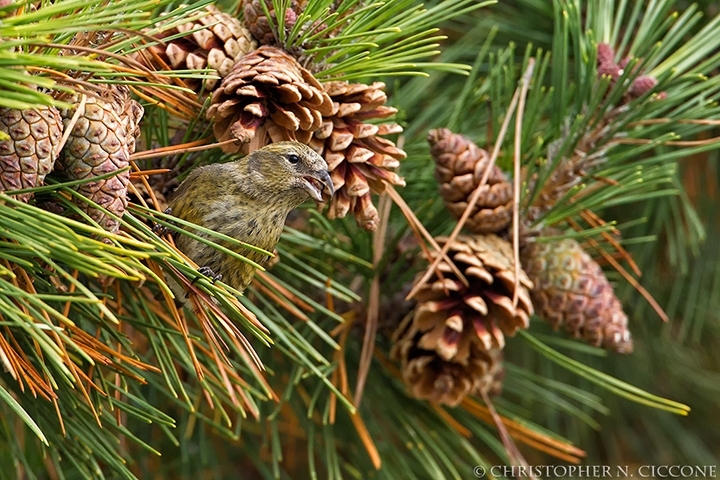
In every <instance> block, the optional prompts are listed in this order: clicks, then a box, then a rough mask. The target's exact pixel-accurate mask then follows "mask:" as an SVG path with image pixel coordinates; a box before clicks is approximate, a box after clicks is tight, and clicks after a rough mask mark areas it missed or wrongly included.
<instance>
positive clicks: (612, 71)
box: [598, 63, 622, 81]
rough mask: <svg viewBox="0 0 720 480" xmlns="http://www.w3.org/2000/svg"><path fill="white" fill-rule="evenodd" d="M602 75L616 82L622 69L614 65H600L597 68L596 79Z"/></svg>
mask: <svg viewBox="0 0 720 480" xmlns="http://www.w3.org/2000/svg"><path fill="white" fill-rule="evenodd" d="M603 75H610V76H611V77H612V79H613V81H614V80H617V79H618V78H620V75H622V68H620V66H618V65H617V64H615V63H601V64H600V65H599V66H598V77H602V76H603Z"/></svg>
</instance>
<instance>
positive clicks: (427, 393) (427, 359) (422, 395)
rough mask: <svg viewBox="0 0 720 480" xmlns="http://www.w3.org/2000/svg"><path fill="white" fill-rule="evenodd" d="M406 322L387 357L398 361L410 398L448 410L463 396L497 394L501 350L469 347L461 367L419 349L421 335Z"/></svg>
mask: <svg viewBox="0 0 720 480" xmlns="http://www.w3.org/2000/svg"><path fill="white" fill-rule="evenodd" d="M406 327H407V322H406V324H405V325H403V326H401V328H400V329H399V330H398V332H400V333H401V335H397V334H396V336H395V338H394V341H395V343H394V345H393V348H392V352H391V355H392V357H393V358H394V359H396V360H399V361H400V365H401V372H402V379H403V381H404V382H405V384H406V385H407V387H408V391H409V393H410V395H411V396H412V397H414V398H418V399H421V400H429V401H431V402H437V403H441V404H444V405H448V406H451V407H455V406H457V405H459V404H460V403H461V402H462V400H463V398H465V396H466V395H474V394H477V393H479V392H481V391H485V392H487V393H488V394H490V395H496V394H498V393H500V390H501V389H502V379H503V377H504V373H505V371H504V369H503V366H502V349H499V348H495V349H492V350H488V351H483V350H481V349H479V348H477V347H476V346H474V345H473V346H471V347H470V349H469V355H468V358H467V360H466V361H465V362H464V363H457V362H453V361H447V360H445V359H443V358H442V357H441V356H440V355H438V353H437V352H436V351H433V350H426V349H424V348H422V347H420V346H419V342H420V340H421V338H422V333H421V332H418V330H417V328H416V327H414V326H411V327H410V328H409V329H408V328H406Z"/></svg>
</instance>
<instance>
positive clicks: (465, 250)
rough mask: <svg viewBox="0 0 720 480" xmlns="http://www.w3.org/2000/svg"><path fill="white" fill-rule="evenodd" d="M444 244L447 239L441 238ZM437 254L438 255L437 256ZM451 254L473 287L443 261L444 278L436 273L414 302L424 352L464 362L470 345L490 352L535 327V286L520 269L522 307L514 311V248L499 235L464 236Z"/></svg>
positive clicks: (440, 267)
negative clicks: (532, 294) (532, 292)
mask: <svg viewBox="0 0 720 480" xmlns="http://www.w3.org/2000/svg"><path fill="white" fill-rule="evenodd" d="M437 241H438V244H440V245H441V246H442V245H444V244H445V242H446V241H447V239H446V238H443V237H441V238H438V239H437ZM434 255H437V252H434V253H433V256H434ZM448 256H449V257H450V258H451V259H452V260H453V262H454V263H455V265H456V266H457V268H458V269H459V270H460V272H461V273H462V274H463V275H464V276H465V278H466V279H467V281H468V283H469V285H468V286H465V285H464V284H463V282H462V281H461V280H460V279H459V278H458V277H457V276H456V275H455V274H454V273H453V271H452V270H451V268H450V265H448V264H447V263H446V262H444V261H443V262H440V264H439V265H438V268H439V270H440V271H441V272H442V278H440V277H438V276H437V274H434V275H433V276H432V277H431V279H430V280H429V281H428V283H427V284H426V285H424V286H423V287H422V288H421V289H420V290H419V291H418V293H417V294H416V295H415V298H416V299H417V301H418V306H417V309H416V310H415V316H414V318H413V324H414V325H415V326H416V327H417V329H418V331H420V332H422V333H423V334H424V335H423V338H422V339H421V340H420V342H419V343H418V345H419V347H420V348H424V349H426V350H434V351H436V352H437V353H438V355H440V357H441V358H443V359H444V360H449V361H455V362H460V363H463V362H465V361H466V360H467V358H468V355H469V349H470V345H475V346H477V347H478V348H479V349H480V350H483V351H488V350H492V349H494V348H503V347H504V346H505V335H509V336H512V335H514V334H515V333H516V332H517V331H518V330H519V329H525V328H527V327H528V326H529V324H530V315H532V313H533V305H532V302H531V300H530V293H529V291H528V290H529V289H530V288H532V282H531V281H530V279H529V278H528V277H527V275H526V274H525V272H524V271H523V270H522V269H521V270H520V276H519V279H518V280H519V281H518V285H517V288H518V291H517V294H518V305H517V306H516V307H513V292H514V289H515V283H516V278H515V267H514V264H513V252H512V247H511V246H510V244H509V243H508V242H507V241H506V240H503V239H502V238H500V237H498V236H497V235H493V234H487V235H460V236H459V237H458V238H457V239H456V240H455V241H454V242H453V243H452V245H451V247H450V250H449V251H448Z"/></svg>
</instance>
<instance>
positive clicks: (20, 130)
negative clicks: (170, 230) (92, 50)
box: [0, 85, 143, 233]
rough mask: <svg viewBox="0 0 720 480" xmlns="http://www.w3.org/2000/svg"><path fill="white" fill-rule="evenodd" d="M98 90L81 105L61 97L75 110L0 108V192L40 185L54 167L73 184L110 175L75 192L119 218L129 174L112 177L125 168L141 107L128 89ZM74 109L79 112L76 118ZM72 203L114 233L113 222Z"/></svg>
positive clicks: (85, 205)
mask: <svg viewBox="0 0 720 480" xmlns="http://www.w3.org/2000/svg"><path fill="white" fill-rule="evenodd" d="M100 88H101V90H100V92H99V93H97V94H92V95H90V94H88V95H87V96H85V98H84V101H81V97H80V96H79V95H75V96H73V97H72V98H69V99H65V101H66V102H67V103H70V104H72V105H73V107H72V108H70V109H66V110H63V111H62V112H60V111H58V110H57V109H56V108H55V107H41V108H35V109H28V110H17V109H10V108H3V109H0V131H2V132H4V133H6V134H7V135H8V137H9V138H8V139H6V140H2V141H0V189H1V190H17V189H21V188H22V189H25V188H34V187H38V186H41V185H42V184H43V180H44V179H45V176H46V175H47V174H48V173H50V172H51V171H52V170H53V169H54V168H58V169H59V170H62V171H64V172H65V175H66V176H67V177H69V178H70V179H71V180H82V179H91V178H94V177H99V176H108V174H110V176H108V178H103V179H102V180H97V181H92V182H89V183H84V184H82V185H79V186H78V187H77V191H78V192H79V193H81V194H82V195H83V196H84V197H85V198H87V199H89V200H90V201H92V202H94V203H96V204H97V205H99V206H101V207H103V208H105V209H107V210H108V211H109V212H110V213H112V214H114V215H116V216H117V217H120V218H121V217H122V216H123V213H124V212H125V208H126V206H127V185H128V182H129V179H130V172H129V171H125V172H121V173H119V174H117V175H112V173H113V172H116V171H118V170H121V169H123V168H125V167H127V166H128V165H129V161H130V154H132V152H134V151H135V140H136V138H137V137H138V135H139V134H140V130H139V122H140V119H141V118H142V114H143V108H142V106H140V104H139V103H137V102H136V101H135V100H132V99H131V98H130V94H129V90H128V89H127V87H124V86H113V85H111V86H105V87H100ZM78 109H81V111H80V112H77V116H76V115H75V114H76V111H77V110H78ZM75 117H76V118H75ZM67 128H71V130H70V133H69V135H68V139H67V142H66V143H65V145H64V146H62V151H61V150H60V148H61V145H60V140H61V137H62V135H63V131H64V130H66V129H67ZM56 160H57V165H56ZM31 197H32V196H31V194H27V193H26V194H21V195H18V199H20V200H22V201H25V202H27V201H28V200H30V198H31ZM75 202H76V203H77V204H78V205H79V206H80V207H81V209H82V210H83V211H84V212H86V213H87V214H88V215H89V216H90V217H91V218H92V219H93V220H95V221H96V222H98V223H99V224H100V225H101V226H102V227H103V228H105V229H106V230H108V231H110V232H113V233H115V232H117V231H118V229H119V221H118V220H117V219H116V218H112V217H111V216H110V215H108V214H107V213H105V212H104V211H102V210H100V209H98V208H95V207H92V206H90V205H89V204H88V203H87V202H85V201H83V200H81V199H75Z"/></svg>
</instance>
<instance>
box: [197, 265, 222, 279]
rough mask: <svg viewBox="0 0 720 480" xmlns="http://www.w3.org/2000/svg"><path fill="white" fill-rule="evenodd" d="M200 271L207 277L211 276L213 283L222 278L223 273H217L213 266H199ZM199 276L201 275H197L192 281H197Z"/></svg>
mask: <svg viewBox="0 0 720 480" xmlns="http://www.w3.org/2000/svg"><path fill="white" fill-rule="evenodd" d="M198 273H200V274H202V275H205V276H206V277H210V281H211V282H212V283H215V282H217V281H220V280H222V273H218V274H216V273H215V272H214V271H213V269H212V268H210V267H207V266H205V267H200V268H198ZM198 278H200V277H195V280H193V281H192V283H195V281H196V280H197V279H198Z"/></svg>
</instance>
